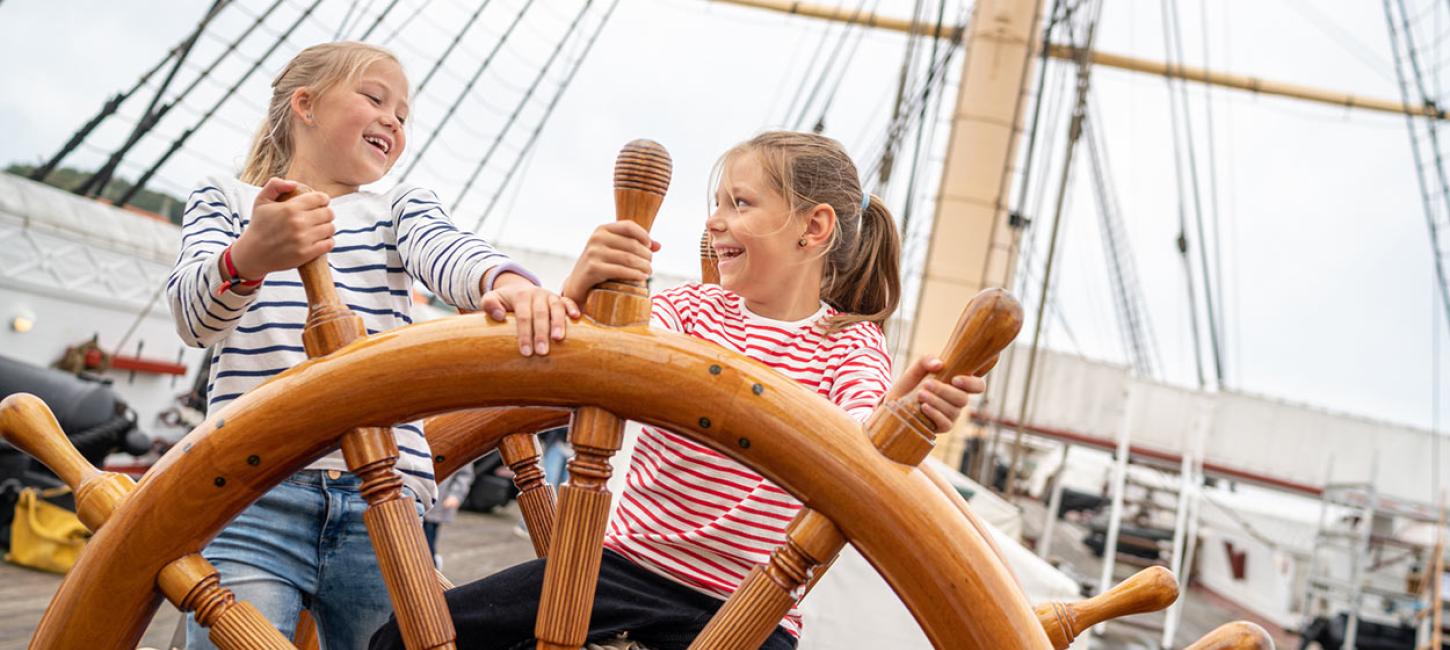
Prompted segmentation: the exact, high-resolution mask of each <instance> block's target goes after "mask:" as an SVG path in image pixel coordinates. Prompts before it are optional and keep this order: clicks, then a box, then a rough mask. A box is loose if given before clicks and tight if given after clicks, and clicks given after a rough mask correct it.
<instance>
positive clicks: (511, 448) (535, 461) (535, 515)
mask: <svg viewBox="0 0 1450 650" xmlns="http://www.w3.org/2000/svg"><path fill="white" fill-rule="evenodd" d="M498 453H499V455H500V457H502V458H503V462H504V463H506V464H508V466H509V469H511V470H513V472H514V485H515V486H518V488H519V497H518V502H519V510H520V511H522V512H523V515H524V524H525V525H526V526H528V528H529V541H532V542H533V543H534V555H535V556H536V557H546V556H548V554H549V539H550V538H551V536H552V533H553V530H554V487H553V486H552V485H549V482H548V481H547V480H545V476H544V470H543V469H541V468H540V467H539V456H540V455H541V454H540V452H539V439H538V437H537V436H535V435H534V433H533V432H532V431H528V432H524V433H514V434H510V435H507V436H504V439H503V441H502V442H501V443H500V444H499V446H498Z"/></svg>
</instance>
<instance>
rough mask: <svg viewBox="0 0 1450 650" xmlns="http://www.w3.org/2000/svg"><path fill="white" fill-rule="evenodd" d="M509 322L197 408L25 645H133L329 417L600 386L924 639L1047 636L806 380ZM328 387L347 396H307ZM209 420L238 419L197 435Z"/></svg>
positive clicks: (921, 486)
mask: <svg viewBox="0 0 1450 650" xmlns="http://www.w3.org/2000/svg"><path fill="white" fill-rule="evenodd" d="M515 335H516V330H515V328H514V325H513V324H512V323H511V322H510V323H494V322H491V321H489V320H487V319H485V318H484V317H483V316H481V315H472V316H460V317H454V318H448V319H442V320H438V321H432V322H429V323H423V324H419V325H413V326H409V327H406V328H401V329H398V330H392V331H389V332H385V333H382V334H379V335H377V336H373V337H370V338H368V339H366V340H362V341H358V342H356V343H354V344H352V345H350V346H348V347H347V348H344V349H343V350H341V351H339V352H338V353H336V354H333V355H330V356H328V357H324V358H320V359H316V360H312V361H308V362H305V363H303V364H300V365H299V366H297V367H296V368H293V369H292V370H289V371H288V372H286V373H284V374H282V375H279V376H278V377H277V378H276V379H274V380H273V381H270V382H268V383H266V384H264V385H262V386H260V387H258V388H256V389H254V390H253V391H252V392H250V393H248V394H247V395H245V396H243V397H241V398H239V399H238V400H236V401H235V402H233V403H232V404H230V405H229V406H228V407H227V408H225V409H223V410H222V411H221V412H219V413H217V414H214V415H213V416H211V417H210V418H208V420H207V421H206V422H205V423H203V424H202V425H201V426H200V427H198V428H197V429H196V430H195V431H193V432H191V434H189V435H188V436H186V438H184V439H183V440H182V441H181V442H180V443H178V444H177V445H176V446H175V447H174V448H173V449H172V450H171V452H170V453H168V454H167V455H166V456H165V457H163V458H162V459H161V460H160V461H159V462H158V463H157V464H156V466H155V468H153V470H152V472H151V473H150V474H148V476H147V477H146V478H145V479H144V480H143V481H142V482H141V484H140V487H139V488H138V489H137V490H136V491H135V493H133V494H132V495H131V496H130V497H129V498H128V499H127V500H126V502H125V503H123V504H122V505H121V506H120V507H119V508H118V509H117V510H116V512H115V514H114V515H113V516H112V518H111V520H110V521H109V522H108V523H107V524H106V526H105V527H104V528H102V529H101V530H100V532H99V533H97V534H96V536H95V537H94V538H92V540H91V542H90V543H89V544H88V547H87V549H86V552H85V553H83V554H82V556H81V558H80V561H79V562H78V563H77V564H76V566H75V568H74V569H73V570H72V571H71V572H70V574H69V575H68V576H67V578H66V580H65V581H64V582H63V583H62V585H61V588H60V590H59V591H58V592H57V594H56V596H55V599H54V600H53V601H52V602H51V605H50V607H49V608H48V609H47V610H46V613H45V617H44V618H43V619H42V621H41V625H40V628H39V631H38V632H37V635H36V637H35V638H34V639H32V644H31V645H32V647H35V648H74V647H97V648H126V647H135V645H136V643H137V641H139V639H140V637H141V634H142V633H143V632H144V630H145V626H146V623H147V621H149V620H150V617H151V615H152V614H153V613H154V611H155V608H156V606H157V605H158V603H159V599H160V595H159V593H158V592H157V591H156V588H155V584H156V576H157V573H158V572H159V570H160V569H161V567H162V566H164V565H165V564H166V563H168V562H170V561H171V560H174V559H176V558H178V557H181V556H183V555H187V554H189V553H195V552H199V551H200V550H201V548H202V547H203V546H204V545H205V544H206V542H207V541H209V540H210V539H211V538H212V537H213V536H215V535H216V533H217V532H218V531H220V529H221V528H222V527H223V525H225V524H226V523H227V522H228V521H230V520H231V519H232V518H233V517H235V516H236V515H237V514H238V513H240V512H241V511H242V510H243V509H244V508H246V507H247V506H248V505H249V504H250V503H251V502H252V501H254V500H255V499H256V498H257V497H259V496H260V495H261V494H262V493H263V492H265V491H266V490H268V489H270V488H271V487H272V486H274V485H276V484H277V483H279V482H280V481H282V480H283V479H284V478H286V477H287V476H290V475H291V474H292V473H294V472H296V471H297V470H299V469H301V468H302V467H304V466H306V465H307V464H308V463H309V462H311V461H312V460H314V459H316V458H318V457H320V456H322V455H323V454H325V453H326V452H328V451H330V450H331V449H333V448H335V446H336V444H337V440H338V439H339V437H340V436H341V435H342V434H343V433H345V432H346V431H349V430H351V429H353V428H355V427H358V426H369V425H373V426H377V425H386V424H390V423H394V422H403V421H408V420H413V419H417V418H420V417H423V416H426V415H429V414H435V413H442V412H448V411H455V410H460V409H466V408H473V407H480V406H503V405H519V404H523V405H544V406H574V405H591V406H598V407H601V408H604V409H607V410H609V411H611V412H613V413H616V414H618V415H619V416H621V417H624V418H628V419H632V420H638V421H641V422H646V423H650V424H655V425H660V426H663V427H667V428H669V429H672V430H675V431H678V432H680V433H682V434H686V435H688V436H690V437H691V438H692V439H694V440H697V441H699V442H702V443H704V444H707V445H709V446H711V447H712V448H715V449H717V450H719V451H721V452H723V453H726V454H728V455H730V456H731V457H733V458H735V459H737V460H739V461H741V462H742V463H744V464H746V465H748V466H750V467H752V468H754V469H755V470H756V471H758V472H760V473H761V474H762V475H763V476H765V477H767V478H769V479H770V480H772V481H773V482H775V483H776V484H778V485H780V486H781V487H782V488H783V489H785V490H786V491H788V492H790V493H791V494H792V495H794V496H795V497H796V498H797V499H800V500H801V501H802V502H804V503H805V504H807V505H809V506H810V507H812V508H814V509H816V510H817V511H819V512H821V513H822V514H824V515H826V516H827V517H829V518H830V519H831V520H832V521H834V522H835V523H836V524H837V526H838V527H839V528H840V529H841V531H842V532H843V533H844V534H845V536H846V537H847V538H848V539H850V540H851V541H852V543H853V544H854V545H855V546H856V547H857V548H858V549H859V550H860V551H861V553H862V555H864V556H865V557H866V558H867V559H868V560H869V561H870V562H871V563H872V565H873V566H875V567H876V568H877V570H878V571H879V572H880V573H881V575H882V576H883V577H884V578H885V579H886V580H887V582H888V583H889V584H891V585H892V587H893V588H894V589H895V590H896V592H897V594H898V595H899V596H900V597H901V598H902V601H903V602H904V603H905V604H906V606H907V607H908V609H910V610H911V611H912V613H913V615H914V616H915V617H916V619H917V621H918V623H919V624H921V626H922V629H923V631H924V632H925V633H926V635H927V637H928V638H929V639H930V640H931V641H932V643H933V644H934V645H935V646H936V647H938V648H1003V649H1015V648H1048V647H1050V645H1049V642H1048V640H1047V638H1046V636H1045V634H1044V633H1043V631H1042V629H1041V627H1040V625H1039V624H1038V622H1037V619H1036V617H1035V616H1034V615H1033V613H1032V610H1031V608H1030V607H1029V606H1028V604H1027V602H1026V600H1025V598H1024V596H1023V595H1022V593H1021V591H1020V590H1019V589H1017V588H1016V586H1015V585H1014V583H1013V581H1012V578H1011V576H1010V575H1009V573H1008V572H1007V569H1006V567H1005V566H1003V565H1002V564H1001V563H1000V562H999V561H998V560H997V559H996V558H995V556H994V555H993V554H992V551H991V550H990V548H989V546H988V545H987V542H986V541H985V540H984V539H983V538H982V537H981V535H980V534H978V533H977V531H976V530H975V529H974V528H973V527H972V525H971V524H970V523H969V522H968V520H967V519H966V517H964V516H963V515H962V514H961V513H960V512H959V511H958V510H957V509H956V506H954V505H953V504H952V502H951V501H950V500H948V499H947V498H946V497H945V496H944V495H943V494H942V493H941V492H940V491H939V490H937V488H936V487H935V486H933V484H932V482H931V480H930V479H929V478H927V476H926V475H925V474H923V473H922V472H921V471H918V470H917V469H916V468H914V467H910V466H906V465H902V464H899V463H895V462H893V461H890V460H888V459H886V458H884V457H883V456H881V454H880V453H879V452H877V451H876V449H875V448H874V447H872V446H871V444H870V442H869V441H868V440H867V439H866V437H865V436H864V435H863V434H862V432H861V428H860V426H859V425H858V424H857V423H856V422H855V421H853V420H851V419H850V418H849V417H847V416H846V415H845V414H844V413H842V412H841V411H840V410H839V409H836V408H835V407H834V406H832V405H831V404H830V403H829V402H827V401H826V400H825V399H824V398H822V397H820V396H819V395H816V394H814V393H813V392H811V391H809V390H807V389H805V388H804V387H801V386H800V385H798V384H796V383H794V382H792V381H791V380H789V379H787V378H785V377H783V376H781V375H778V374H776V373H775V372H774V371H771V370H769V369H768V368H766V367H765V366H764V365H761V364H759V363H756V362H754V361H752V360H750V359H748V358H746V357H744V356H742V355H738V354H735V353H732V352H729V351H726V350H724V349H721V348H719V347H718V346H715V345H712V344H710V343H707V342H705V341H701V340H698V339H694V338H690V337H686V336H683V335H679V334H674V333H670V332H661V331H654V330H648V329H645V328H604V327H599V326H594V325H591V324H588V323H577V324H575V325H573V326H572V327H571V330H570V333H569V340H568V341H565V342H563V343H561V344H557V345H556V346H554V347H553V348H552V350H551V352H550V355H549V356H547V357H528V358H526V357H521V356H519V354H518V351H517V342H516V339H515ZM328 404H345V405H346V408H325V407H322V408H320V407H319V406H318V405H328ZM223 429H231V430H233V431H239V432H245V434H241V433H238V434H234V435H213V434H214V432H216V431H218V430H223ZM87 619H89V620H87ZM82 621H85V622H82Z"/></svg>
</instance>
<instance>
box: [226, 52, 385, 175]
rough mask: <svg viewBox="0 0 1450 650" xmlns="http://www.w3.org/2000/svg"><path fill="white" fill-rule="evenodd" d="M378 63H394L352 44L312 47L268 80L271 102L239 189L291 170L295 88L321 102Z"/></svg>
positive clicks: (249, 154)
mask: <svg viewBox="0 0 1450 650" xmlns="http://www.w3.org/2000/svg"><path fill="white" fill-rule="evenodd" d="M378 61H392V62H394V63H398V57H396V56H394V55H393V53H392V52H390V51H388V50H386V49H384V48H381V47H378V46H376V45H370V44H368V43H359V42H357V41H340V42H336V43H323V44H321V45H313V46H312V47H309V48H307V49H305V50H302V51H301V52H299V53H297V56H295V57H292V60H291V61H289V62H288V63H287V66H286V67H284V68H282V71H281V72H279V73H277V78H276V79H273V80H272V100H271V101H270V102H268V104H267V115H266V117H265V118H264V119H263V120H262V126H261V127H260V128H258V129H257V135H256V136H255V137H254V138H253V139H252V147H251V151H250V152H248V153H247V163H246V165H244V166H243V167H242V174H241V180H242V182H243V183H250V184H252V185H262V184H264V183H266V182H267V180H268V179H270V178H272V177H274V176H282V175H283V174H286V173H287V167H288V166H290V165H291V164H292V155H293V153H294V151H293V139H292V94H293V93H295V92H296V91H297V89H299V88H307V89H309V90H311V91H312V93H313V96H314V97H321V96H322V94H323V93H325V92H327V91H328V90H329V89H331V88H332V87H334V86H337V85H338V84H350V83H353V82H355V81H357V79H358V78H359V77H361V76H362V74H363V72H364V71H366V70H367V69H368V66H370V65H372V64H374V63H377V62H378Z"/></svg>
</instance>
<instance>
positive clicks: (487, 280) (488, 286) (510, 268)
mask: <svg viewBox="0 0 1450 650" xmlns="http://www.w3.org/2000/svg"><path fill="white" fill-rule="evenodd" d="M502 273H516V274H518V275H521V276H523V277H524V279H526V280H528V281H529V282H532V283H534V285H535V286H543V283H542V282H539V276H536V275H534V274H533V273H530V272H529V270H528V269H526V268H524V267H523V266H520V265H519V263H518V262H514V261H508V262H504V263H503V264H495V265H494V266H493V268H491V269H489V270H488V271H486V272H484V274H483V292H484V293H488V292H490V291H493V283H494V281H495V280H497V279H498V276H499V275H500V274H502Z"/></svg>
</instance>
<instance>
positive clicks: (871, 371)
mask: <svg viewBox="0 0 1450 650" xmlns="http://www.w3.org/2000/svg"><path fill="white" fill-rule="evenodd" d="M653 302H654V306H653V313H652V320H653V321H654V322H655V324H656V325H657V326H659V327H664V328H666V329H669V330H672V331H676V332H680V333H683V334H687V335H690V336H694V337H696V338H700V339H704V340H706V341H711V342H713V343H715V344H717V345H720V346H721V347H724V348H726V349H730V350H734V351H736V352H740V353H743V354H745V355H746V356H748V357H750V358H752V359H755V360H756V361H759V362H761V363H764V364H766V365H768V366H770V367H771V368H773V369H775V370H776V371H777V372H780V373H783V374H784V375H786V376H787V377H790V378H791V379H794V380H796V381H798V382H800V383H801V384H804V385H805V386H806V387H808V388H812V389H814V390H815V391H816V392H817V393H820V394H821V395H822V396H824V397H826V398H828V399H830V400H831V401H832V402H835V403H836V405H838V406H840V407H841V408H843V409H845V410H846V412H847V413H849V414H850V415H851V416H852V417H854V418H856V419H857V420H865V419H866V416H868V415H870V413H871V411H872V409H874V408H875V407H876V404H877V403H878V402H880V400H881V396H882V395H883V394H885V392H886V389H887V387H888V386H889V385H890V382H891V359H890V357H889V356H888V355H887V354H886V341H885V337H884V336H883V335H882V333H881V328H880V327H877V326H876V325H875V324H873V323H853V324H851V325H850V326H848V327H845V328H843V329H841V330H840V331H837V332H834V333H829V334H828V333H826V328H825V321H826V320H827V319H828V318H830V317H831V316H834V315H835V314H836V313H837V312H836V310H835V309H833V308H831V307H829V306H826V305H825V304H822V305H821V309H820V310H819V311H817V312H816V313H815V314H812V315H811V316H810V317H808V318H805V319H802V320H799V321H794V322H784V321H777V320H772V319H769V318H765V317H763V316H759V315H756V314H752V313H750V312H749V311H748V310H747V309H746V308H745V300H744V299H743V298H741V297H740V296H738V295H736V294H734V293H731V292H729V291H726V290H724V289H722V288H720V287H718V286H714V285H700V284H687V285H684V286H680V287H676V288H673V289H669V290H666V291H664V292H661V293H659V294H657V295H655V296H654V301H653ZM626 480H627V485H626V487H625V489H624V490H622V493H621V494H620V495H619V507H618V508H617V509H616V510H615V512H614V516H613V517H612V518H611V520H610V523H609V533H608V535H607V536H606V538H605V541H604V545H605V547H606V548H609V549H611V550H613V551H615V552H617V553H619V554H621V555H623V556H625V557H626V558H629V559H630V560H632V561H634V562H635V563H636V564H638V565H640V566H642V567H644V568H645V569H648V570H650V571H653V572H655V573H657V574H660V575H662V576H664V577H666V578H669V579H670V580H674V581H675V582H679V583H681V584H684V585H686V586H688V587H691V588H694V589H696V590H698V591H701V592H703V593H705V594H709V595H711V596H715V597H717V598H720V599H722V600H723V599H728V598H729V597H730V595H731V594H733V593H735V590H736V589H739V588H740V584H741V583H742V582H744V580H745V576H746V575H747V574H748V573H749V572H750V570H751V569H752V568H753V567H754V566H755V565H758V564H764V563H766V562H768V561H769V559H770V554H771V552H772V551H774V550H775V548H776V547H777V546H780V545H782V544H784V543H785V531H786V527H787V526H788V525H789V524H790V522H791V520H792V519H794V518H795V515H796V513H797V512H798V511H799V510H800V508H801V503H800V502H799V501H796V500H795V498H793V497H791V496H790V495H789V494H787V493H786V492H785V490H782V489H780V488H779V487H777V486H776V485H775V484H773V483H771V482H770V481H767V480H766V479H765V478H764V477H762V476H760V475H759V474H757V473H755V472H754V471H752V470H751V469H749V468H747V467H745V466H743V465H741V464H739V463H737V462H735V461H733V460H731V459H730V458H729V457H727V456H725V455H723V454H720V453H718V452H715V451H713V450H711V449H709V448H707V447H705V446H704V445H701V444H699V443H696V442H693V441H691V440H690V439H688V438H686V437H684V436H681V435H677V434H675V433H671V432H669V431H664V430H662V429H657V428H654V427H648V426H647V427H644V430H643V432H642V433H641V434H640V436H639V441H638V443H637V444H636V446H635V448H634V456H633V458H632V459H631V460H630V465H629V474H628V476H627V477H626ZM781 625H783V626H784V627H785V629H786V630H787V631H788V632H790V633H791V634H792V635H795V636H800V626H801V618H800V611H799V610H798V609H795V608H792V609H791V611H790V613H789V614H787V615H786V617H785V619H784V620H783V621H781Z"/></svg>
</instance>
